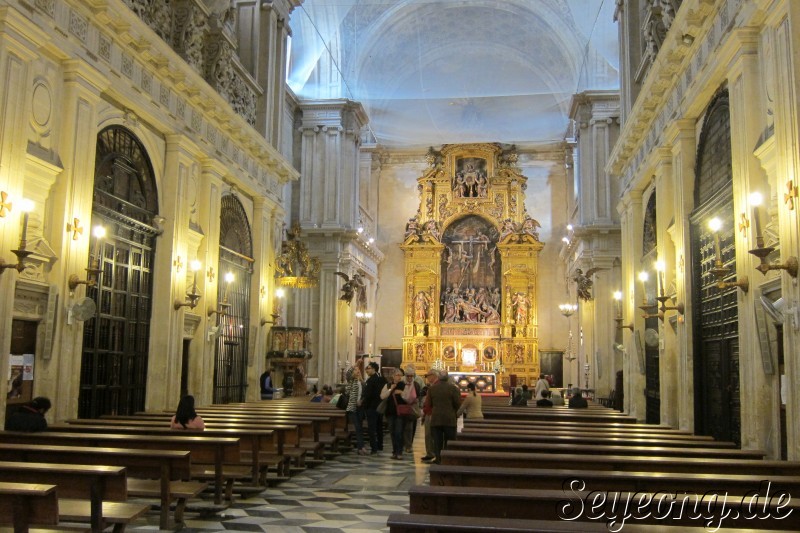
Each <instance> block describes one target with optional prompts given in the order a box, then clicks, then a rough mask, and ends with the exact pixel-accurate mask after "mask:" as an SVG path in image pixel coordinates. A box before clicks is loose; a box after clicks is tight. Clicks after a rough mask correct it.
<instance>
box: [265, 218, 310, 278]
mask: <svg viewBox="0 0 800 533" xmlns="http://www.w3.org/2000/svg"><path fill="white" fill-rule="evenodd" d="M286 236H287V240H285V241H283V242H282V243H281V255H279V256H278V258H277V259H276V260H275V283H276V284H278V285H280V286H282V287H294V288H298V289H308V288H311V287H316V286H317V284H318V283H319V270H320V264H319V258H317V257H309V255H308V248H307V247H306V244H305V243H304V242H302V241H300V240H299V237H300V225H299V224H294V225H293V226H292V229H290V230H289V231H287V232H286Z"/></svg>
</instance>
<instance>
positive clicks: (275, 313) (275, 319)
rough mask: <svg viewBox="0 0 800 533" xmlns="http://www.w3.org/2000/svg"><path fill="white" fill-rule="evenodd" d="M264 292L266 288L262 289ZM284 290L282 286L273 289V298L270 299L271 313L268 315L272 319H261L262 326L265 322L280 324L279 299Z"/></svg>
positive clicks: (281, 297)
mask: <svg viewBox="0 0 800 533" xmlns="http://www.w3.org/2000/svg"><path fill="white" fill-rule="evenodd" d="M264 292H265V293H266V290H265V291H264ZM285 294H286V292H285V291H284V290H283V287H278V288H277V289H275V299H274V300H273V301H272V314H270V315H269V316H271V317H272V320H267V319H266V318H262V319H261V325H262V326H264V325H266V324H275V325H276V326H280V325H281V321H280V318H281V313H280V303H279V302H280V301H281V300H282V299H283V296H284V295H285Z"/></svg>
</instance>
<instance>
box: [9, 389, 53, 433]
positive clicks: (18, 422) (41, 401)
mask: <svg viewBox="0 0 800 533" xmlns="http://www.w3.org/2000/svg"><path fill="white" fill-rule="evenodd" d="M51 405H52V404H51V403H50V399H49V398H45V397H44V396H39V397H36V398H34V399H33V400H32V401H31V402H30V403H29V404H27V405H23V406H21V407H20V408H19V409H17V410H16V411H15V412H13V413H11V415H10V416H9V417H8V418H6V425H5V430H6V431H28V432H34V431H44V430H46V429H47V420H46V419H45V418H44V414H45V413H46V412H47V411H48V410H49V409H50V406H51Z"/></svg>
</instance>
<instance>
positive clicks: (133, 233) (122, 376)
mask: <svg viewBox="0 0 800 533" xmlns="http://www.w3.org/2000/svg"><path fill="white" fill-rule="evenodd" d="M157 212H158V198H157V192H156V187H155V179H154V177H153V171H152V167H151V165H150V161H149V159H148V157H147V154H146V152H145V150H144V148H143V147H142V145H141V143H140V142H139V141H138V139H136V137H135V136H134V135H133V134H132V133H130V132H129V131H128V130H126V129H125V128H122V127H119V126H113V127H110V128H106V129H105V130H103V131H101V132H100V133H99V134H98V137H97V155H96V161H95V178H94V199H93V204H92V223H93V224H92V227H94V226H95V225H98V224H99V225H102V226H103V227H105V230H106V237H105V238H104V239H103V240H102V241H101V243H100V245H99V247H98V246H97V242H96V238H95V237H94V236H92V238H91V242H90V246H91V248H90V249H92V250H97V251H98V254H97V255H98V256H99V257H98V259H99V262H100V270H101V273H100V275H99V279H98V284H97V285H96V286H92V287H87V290H86V295H87V297H89V298H91V299H93V300H94V301H95V303H96V304H97V312H96V314H95V316H94V317H93V318H91V319H89V320H87V321H86V322H85V323H84V329H83V348H82V354H81V377H80V391H79V395H78V416H80V417H82V418H95V417H98V416H101V415H105V414H121V415H126V414H132V413H134V412H136V411H140V410H142V409H144V403H145V392H146V391H145V388H146V384H147V361H148V349H149V343H150V317H151V300H152V290H153V289H152V263H153V256H154V253H155V238H156V236H157V235H158V229H157V228H155V227H154V226H153V223H152V221H153V218H154V216H155V215H156V214H157ZM91 259H94V258H91ZM91 259H90V264H91Z"/></svg>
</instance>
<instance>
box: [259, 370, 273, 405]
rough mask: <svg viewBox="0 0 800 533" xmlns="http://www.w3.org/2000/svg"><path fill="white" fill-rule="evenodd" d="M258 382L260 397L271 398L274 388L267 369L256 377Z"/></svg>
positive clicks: (263, 398)
mask: <svg viewBox="0 0 800 533" xmlns="http://www.w3.org/2000/svg"><path fill="white" fill-rule="evenodd" d="M258 383H259V385H261V399H262V400H271V399H272V398H273V394H274V393H275V389H274V388H273V387H272V374H271V372H270V370H269V369H267V370H265V371H264V373H263V374H261V377H260V378H258Z"/></svg>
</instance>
